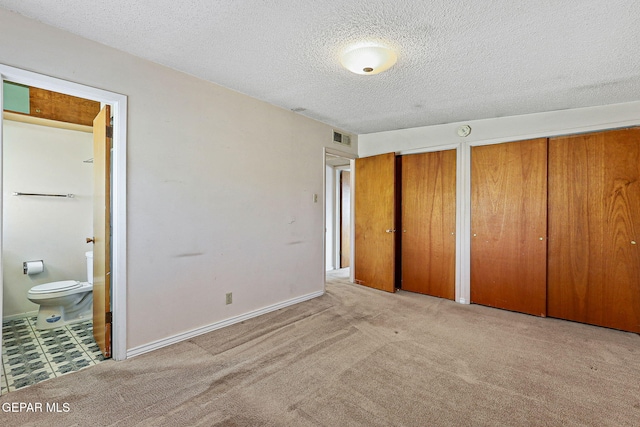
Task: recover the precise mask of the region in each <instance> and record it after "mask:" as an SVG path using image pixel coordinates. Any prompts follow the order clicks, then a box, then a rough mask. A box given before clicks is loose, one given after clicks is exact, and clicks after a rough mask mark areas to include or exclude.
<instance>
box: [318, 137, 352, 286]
mask: <svg viewBox="0 0 640 427" xmlns="http://www.w3.org/2000/svg"><path fill="white" fill-rule="evenodd" d="M327 155H330V156H337V157H343V158H345V159H349V160H350V169H351V171H352V173H351V197H350V202H351V221H350V226H349V239H350V241H351V249H350V257H351V266H350V268H349V281H351V282H353V272H354V268H353V267H354V263H355V261H354V206H353V205H354V197H353V196H354V194H353V191H354V174H353V161H354V160H355V159H356V158H358V156H357V155H356V154H354V153H347V152H345V151H340V150H336V149H333V148H328V147H324V148H323V151H322V165H323V168H322V182H323V184H322V186H323V197H322V230H323V233H322V254H323V262H322V277H323V284H325V283H326V282H327V269H326V265H327V229H326V228H327V190H328V189H327ZM332 169H333V173H334V180H335V172H336V168H332ZM335 184H336V183H335V182H334V186H333V188H332V189H331V190H332V194H333V196H334V197H333V199H334V208H335V207H336V197H337V196H336V194H335V193H336V188H337V186H336V185H335ZM334 211H335V209H334ZM334 216H335V212H334ZM335 226H336V224H335V221H334V230H331V232H332V236H334V239H333V240H334V246H335V245H336V243H337V242H336V231H335ZM333 258H334V260H335V259H336V258H337V256H336V254H335V251H333Z"/></svg>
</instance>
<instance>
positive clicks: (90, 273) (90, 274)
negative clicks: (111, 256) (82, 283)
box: [84, 251, 93, 285]
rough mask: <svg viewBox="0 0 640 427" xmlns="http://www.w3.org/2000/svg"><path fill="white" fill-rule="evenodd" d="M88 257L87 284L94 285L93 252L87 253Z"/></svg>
mask: <svg viewBox="0 0 640 427" xmlns="http://www.w3.org/2000/svg"><path fill="white" fill-rule="evenodd" d="M84 256H86V257H87V282H89V283H91V284H92V285H93V251H89V252H85V254H84Z"/></svg>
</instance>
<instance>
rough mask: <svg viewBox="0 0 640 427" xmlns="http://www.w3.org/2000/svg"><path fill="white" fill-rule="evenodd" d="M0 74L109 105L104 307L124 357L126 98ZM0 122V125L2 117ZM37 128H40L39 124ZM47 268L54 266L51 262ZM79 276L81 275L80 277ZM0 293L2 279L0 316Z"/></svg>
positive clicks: (3, 70) (18, 73) (11, 71)
mask: <svg viewBox="0 0 640 427" xmlns="http://www.w3.org/2000/svg"><path fill="white" fill-rule="evenodd" d="M0 75H1V77H2V80H3V83H4V81H9V82H13V83H17V84H19V85H23V86H26V87H34V88H41V89H45V90H48V91H52V92H57V93H61V94H67V95H72V96H74V97H81V98H85V99H89V100H93V101H97V102H98V103H99V104H102V105H108V106H110V107H111V109H112V111H113V113H112V120H113V128H112V129H113V131H112V132H113V134H112V135H110V136H112V137H113V146H112V150H111V155H112V161H111V162H110V168H111V172H112V173H111V177H112V180H111V189H110V191H108V192H107V194H109V197H108V198H109V202H110V203H111V209H109V211H110V212H111V214H112V218H111V226H112V227H111V235H112V242H111V251H110V254H111V258H112V259H111V262H110V265H111V274H110V275H109V276H110V277H111V284H112V286H111V289H110V292H109V293H108V302H109V303H110V310H108V312H110V314H109V316H110V317H111V320H112V331H111V333H109V336H111V337H112V341H113V344H112V354H111V356H112V357H113V358H114V359H115V360H123V359H125V358H126V336H125V331H126V329H125V327H126V323H125V322H126V317H125V316H126V299H125V295H126V294H125V292H126V246H125V242H126V239H125V237H126V227H125V226H126V216H125V214H126V209H125V201H126V197H125V196H126V193H125V191H126V186H125V182H126V175H125V174H126V169H125V165H126V149H125V147H126V145H125V144H126V139H125V136H126V128H125V127H126V97H125V96H123V95H119V94H114V93H111V92H106V91H102V90H99V89H94V88H90V87H86V86H81V85H78V84H75V83H71V82H67V81H63V80H59V79H53V78H50V77H46V76H42V75H38V74H35V73H31V72H27V71H24V70H19V69H15V68H12V67H8V66H4V65H1V64H0ZM3 87H4V84H3ZM3 100H4V97H0V103H1V102H3ZM0 105H1V104H0ZM2 110H4V108H2ZM2 122H3V125H4V120H3V121H2ZM25 126H26V125H25ZM2 127H3V126H2V125H0V131H2V130H3V129H2ZM39 127H40V128H44V127H42V126H39ZM3 133H4V132H0V144H1V143H2V142H3V141H2V134H3ZM70 135H71V133H70ZM7 154H8V153H7ZM89 157H92V156H88V157H87V159H85V160H89ZM7 161H11V159H8V158H4V159H2V162H3V163H4V164H6V163H5V162H7ZM2 184H3V185H2V188H3V196H4V198H6V195H7V193H9V194H11V192H13V191H15V189H12V188H8V187H7V186H5V185H4V182H2ZM61 191H62V192H63V193H64V192H65V190H61ZM60 201H62V200H60ZM3 221H4V219H3ZM89 221H90V222H91V219H89ZM3 224H4V223H3ZM85 228H86V227H85ZM84 231H86V230H84ZM85 234H87V233H85ZM4 237H5V236H4V235H3V236H2V238H3V239H4ZM85 237H87V238H93V237H94V233H92V232H91V233H88V234H87V236H85ZM90 246H91V245H87V247H88V248H89V247H90ZM65 255H66V254H65ZM68 256H71V255H68ZM25 261H26V260H25ZM45 265H46V261H45ZM50 268H51V269H55V264H53V265H51V266H50ZM3 276H4V274H3ZM74 279H75V278H74ZM79 279H82V278H81V277H80V278H79ZM4 293H5V284H4V281H3V280H0V317H3V318H4V317H5V316H4V315H3V312H2V310H3V308H2V303H1V302H2V301H3V298H2V297H3V296H4ZM105 317H106V316H105ZM107 319H108V317H107ZM105 323H107V322H105ZM0 337H1V335H0ZM0 342H1V341H0ZM0 347H1V344H0ZM0 350H1V348H0Z"/></svg>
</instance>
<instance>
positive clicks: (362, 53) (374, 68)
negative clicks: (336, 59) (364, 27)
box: [340, 45, 398, 75]
mask: <svg viewBox="0 0 640 427" xmlns="http://www.w3.org/2000/svg"><path fill="white" fill-rule="evenodd" d="M397 60H398V56H397V55H396V53H395V52H394V51H392V50H391V49H389V48H387V47H384V46H379V45H375V46H373V45H371V46H356V47H352V48H351V49H348V50H346V51H345V52H344V53H343V54H342V58H341V60H340V62H341V63H342V65H343V66H344V67H345V68H346V69H347V70H349V71H351V72H353V73H356V74H362V75H371V74H378V73H381V72H383V71H386V70H388V69H389V68H391V67H393V65H394V64H395V63H396V61H397Z"/></svg>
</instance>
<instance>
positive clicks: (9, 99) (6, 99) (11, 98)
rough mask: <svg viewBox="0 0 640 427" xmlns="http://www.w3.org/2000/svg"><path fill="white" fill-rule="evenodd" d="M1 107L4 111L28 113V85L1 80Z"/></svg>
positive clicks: (29, 110)
mask: <svg viewBox="0 0 640 427" xmlns="http://www.w3.org/2000/svg"><path fill="white" fill-rule="evenodd" d="M2 83H3V84H2V87H3V89H2V95H3V96H2V98H3V104H2V105H3V108H4V110H5V111H14V112H16V113H24V114H30V112H31V109H30V108H29V87H28V86H23V85H19V84H16V83H11V82H2Z"/></svg>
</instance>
